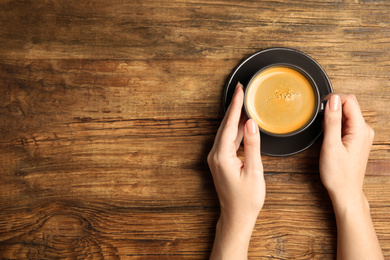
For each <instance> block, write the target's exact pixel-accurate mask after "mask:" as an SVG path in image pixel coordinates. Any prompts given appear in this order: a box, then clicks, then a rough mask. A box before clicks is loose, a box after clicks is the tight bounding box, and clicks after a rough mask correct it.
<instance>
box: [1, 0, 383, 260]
mask: <svg viewBox="0 0 390 260" xmlns="http://www.w3.org/2000/svg"><path fill="white" fill-rule="evenodd" d="M0 28H1V29H0V258H1V259H63V258H64V259H207V258H208V256H209V254H210V250H211V247H212V243H213V239H214V232H215V224H216V221H217V219H218V216H219V204H218V197H217V194H216V192H215V189H214V185H213V181H212V177H211V174H210V171H209V169H208V166H207V163H206V157H207V154H208V152H209V150H210V148H211V146H212V143H213V140H214V137H215V134H216V131H217V129H218V127H219V123H220V121H221V119H222V117H223V108H222V96H223V90H224V84H225V82H226V80H227V78H228V76H229V74H230V73H231V71H232V69H233V68H234V67H235V66H237V65H238V64H239V63H240V61H241V60H242V59H244V58H246V57H248V56H249V55H250V54H252V53H254V52H256V51H259V50H262V49H265V48H268V47H275V46H282V47H290V48H295V49H298V50H300V51H303V52H305V53H307V54H309V55H310V56H312V57H313V58H314V59H316V60H317V61H318V62H319V63H320V64H321V65H322V67H323V68H324V69H325V70H326V72H327V73H328V75H329V77H330V79H331V82H332V84H333V87H334V90H335V91H337V92H347V93H354V94H355V95H356V96H357V98H358V100H359V102H360V105H361V108H362V111H363V114H364V117H365V119H366V121H367V122H368V123H369V124H370V125H371V126H372V127H373V128H374V130H375V133H376V135H375V140H374V145H373V147H372V151H371V154H370V158H369V163H368V167H367V174H366V179H365V183H364V189H365V193H366V195H367V197H368V200H369V202H370V205H371V213H372V217H373V221H374V224H375V228H376V231H377V235H378V237H379V241H380V244H381V246H382V249H383V252H384V254H385V256H386V258H387V259H390V153H389V150H390V138H389V129H390V109H389V105H390V102H389V101H390V81H389V77H390V73H389V72H390V2H389V1H387V0H382V1H381V0H376V1H374V0H366V1H358V0H355V1H352V0H345V1H341V0H334V1H331V0H329V1H315V0H305V1H302V0H299V1H298V0H296V1H292V0H291V1H287V0H279V1H274V0H270V1H223V0H212V1H205V0H203V1H200V0H198V1H196V0H188V1H187V0H184V1H183V0H182V1H177V0H158V1H156V0H143V1H126V0H125V1H123V0H113V1H107V0H100V1H66V0H51V1H7V0H3V1H0ZM320 147H321V142H320V141H319V142H317V143H316V144H315V145H314V146H313V147H311V148H310V149H308V150H306V151H304V152H302V153H299V154H297V155H294V156H289V157H282V158H276V157H269V156H263V162H264V168H265V179H266V183H267V196H266V201H265V205H264V208H263V210H262V211H261V213H260V215H259V218H258V220H257V224H256V226H255V230H254V233H253V236H252V240H251V244H250V249H249V256H250V258H253V259H258V258H260V259H334V258H335V253H336V224H335V219H334V213H333V209H332V205H331V202H330V200H329V198H328V195H327V193H326V190H325V189H324V187H323V186H322V184H321V180H320V178H319V173H318V172H319V170H318V157H319V149H320ZM239 153H240V156H242V155H243V153H242V151H240V152H239Z"/></svg>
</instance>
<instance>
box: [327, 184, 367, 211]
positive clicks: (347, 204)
mask: <svg viewBox="0 0 390 260" xmlns="http://www.w3.org/2000/svg"><path fill="white" fill-rule="evenodd" d="M330 198H331V200H332V204H333V209H334V211H335V214H336V217H337V216H349V215H353V214H363V213H369V211H370V207H369V204H368V200H367V198H366V196H365V194H364V192H363V190H362V191H360V192H357V193H356V194H348V196H342V195H335V194H333V195H332V194H330Z"/></svg>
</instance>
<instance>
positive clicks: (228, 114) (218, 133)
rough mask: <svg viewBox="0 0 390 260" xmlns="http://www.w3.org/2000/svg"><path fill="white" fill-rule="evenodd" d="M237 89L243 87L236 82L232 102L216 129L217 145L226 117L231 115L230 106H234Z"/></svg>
mask: <svg viewBox="0 0 390 260" xmlns="http://www.w3.org/2000/svg"><path fill="white" fill-rule="evenodd" d="M239 88H243V86H242V84H241V83H240V82H238V83H237V85H236V89H235V91H234V94H233V97H232V100H231V102H230V105H229V107H228V109H227V110H226V113H225V116H224V117H223V119H222V122H221V125H220V126H219V128H218V132H217V135H216V137H215V143H219V140H220V138H221V133H222V131H223V129H224V128H225V125H226V121H227V119H228V117H229V116H230V114H231V110H232V106H234V105H233V103H234V100H235V99H236V96H237V92H238V91H239ZM233 109H234V108H233Z"/></svg>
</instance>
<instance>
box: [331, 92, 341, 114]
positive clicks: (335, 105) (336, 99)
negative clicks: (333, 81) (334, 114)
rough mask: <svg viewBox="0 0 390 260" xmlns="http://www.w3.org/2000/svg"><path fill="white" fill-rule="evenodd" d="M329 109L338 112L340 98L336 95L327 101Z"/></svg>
mask: <svg viewBox="0 0 390 260" xmlns="http://www.w3.org/2000/svg"><path fill="white" fill-rule="evenodd" d="M329 108H330V110H333V111H335V110H338V109H339V108H340V97H339V96H338V95H333V96H331V97H330V99H329Z"/></svg>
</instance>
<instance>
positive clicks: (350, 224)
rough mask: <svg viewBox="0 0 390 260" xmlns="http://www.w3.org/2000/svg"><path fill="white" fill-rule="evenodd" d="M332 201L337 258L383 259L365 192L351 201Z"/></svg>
mask: <svg viewBox="0 0 390 260" xmlns="http://www.w3.org/2000/svg"><path fill="white" fill-rule="evenodd" d="M332 201H333V206H334V210H335V215H336V222H337V259H343V260H346V259H353V260H356V259H370V260H371V259H372V260H375V259H383V254H382V251H381V248H380V245H379V242H378V238H377V236H376V233H375V228H374V225H373V223H372V219H371V214H370V207H369V204H368V201H367V199H366V197H365V195H364V194H363V192H362V193H361V194H360V196H356V197H355V198H354V201H352V202H351V201H350V202H349V203H345V202H344V201H338V200H337V198H332Z"/></svg>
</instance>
